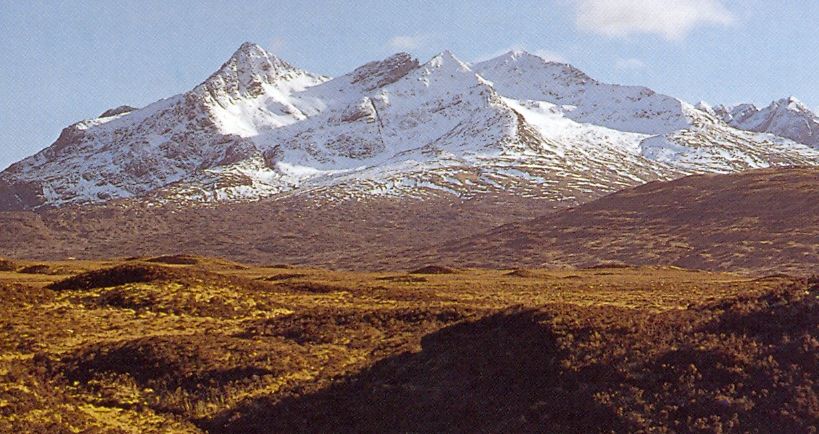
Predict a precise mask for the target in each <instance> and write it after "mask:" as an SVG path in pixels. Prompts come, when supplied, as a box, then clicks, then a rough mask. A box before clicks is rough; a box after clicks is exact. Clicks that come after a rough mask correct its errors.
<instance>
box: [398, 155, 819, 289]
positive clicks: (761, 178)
mask: <svg viewBox="0 0 819 434" xmlns="http://www.w3.org/2000/svg"><path fill="white" fill-rule="evenodd" d="M419 255H420V258H421V259H418V258H414V259H413V260H412V261H411V262H418V261H419V260H426V261H436V262H438V261H443V262H445V263H450V264H457V265H464V266H493V267H517V266H532V267H541V266H547V267H548V266H565V265H574V266H591V265H596V264H599V263H601V262H605V261H617V262H624V263H628V264H672V265H678V266H682V267H686V268H706V269H718V270H727V269H730V270H754V271H758V272H763V271H766V270H769V271H786V272H799V273H813V272H815V271H816V266H817V265H819V261H817V258H819V169H817V168H793V169H764V170H754V171H749V172H745V173H740V174H730V175H698V176H690V177H685V178H682V179H679V180H675V181H672V182H656V183H649V184H646V185H643V186H640V187H637V188H634V189H628V190H624V191H622V192H618V193H615V194H612V195H609V196H606V197H604V198H602V199H598V200H596V201H593V202H590V203H587V204H584V205H581V206H579V207H577V208H572V209H568V210H564V211H558V212H555V213H552V214H548V215H545V216H543V217H538V218H536V219H533V220H530V221H526V222H520V223H513V224H509V225H505V226H502V227H499V228H497V229H495V230H492V231H489V232H486V233H483V234H480V235H477V236H474V237H470V238H467V239H464V240H459V241H454V242H449V243H446V244H444V245H443V246H441V247H440V248H438V249H435V250H433V252H432V253H428V252H419Z"/></svg>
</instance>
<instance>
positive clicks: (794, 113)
mask: <svg viewBox="0 0 819 434" xmlns="http://www.w3.org/2000/svg"><path fill="white" fill-rule="evenodd" d="M700 108H701V109H702V110H704V111H706V112H709V113H710V114H712V115H714V116H716V117H718V118H719V119H721V120H722V121H723V122H725V123H727V124H728V125H730V126H732V127H734V128H738V129H741V130H746V131H754V132H762V133H771V134H775V135H777V136H781V137H785V138H788V139H791V140H793V141H795V142H798V143H802V144H805V145H808V146H811V147H813V148H814V149H819V116H817V114H816V113H814V112H813V111H811V110H810V109H809V108H808V106H806V105H805V104H804V103H802V102H801V101H799V100H798V99H796V98H794V97H788V98H782V99H780V100H778V101H774V102H772V103H771V104H770V105H768V106H767V107H764V108H761V109H760V108H757V107H756V106H755V105H753V104H739V105H736V106H725V105H719V106H716V107H709V106H707V105H702V106H701V107H700Z"/></svg>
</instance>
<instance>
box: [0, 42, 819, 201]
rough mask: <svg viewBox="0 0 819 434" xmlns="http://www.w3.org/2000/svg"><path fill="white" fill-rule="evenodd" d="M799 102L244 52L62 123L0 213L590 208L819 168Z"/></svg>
mask: <svg viewBox="0 0 819 434" xmlns="http://www.w3.org/2000/svg"><path fill="white" fill-rule="evenodd" d="M793 105H794V104H790V103H789V104H787V105H785V106H784V107H780V106H781V104H780V106H777V107H776V108H775V109H772V108H771V107H769V108H768V109H770V110H768V109H766V110H765V111H770V112H772V113H780V114H779V115H777V116H778V117H777V118H776V119H777V120H771V119H770V117H766V116H767V115H764V116H763V115H761V114H760V113H762V111H758V113H756V114H755V115H753V116H751V117H750V118H746V117H745V116H739V114H734V112H733V111H731V114H730V116H731V118H730V119H729V118H727V117H726V115H725V113H723V112H722V111H718V110H716V109H711V110H710V111H707V110H698V109H696V108H695V107H693V106H691V105H689V104H687V103H685V102H683V101H680V100H678V99H676V98H673V97H670V96H666V95H661V94H658V93H656V92H654V91H652V90H650V89H647V88H642V87H634V86H618V85H613V84H606V83H601V82H599V81H596V80H594V79H592V78H590V77H588V76H587V75H586V74H584V73H583V72H582V71H579V70H578V69H576V68H574V67H572V66H570V65H566V64H560V63H554V62H547V61H545V60H543V59H541V58H539V57H537V56H534V55H532V54H528V53H525V52H510V53H506V54H504V55H501V56H499V57H497V58H495V59H491V60H488V61H486V62H481V63H477V64H472V65H470V64H467V63H464V62H463V61H461V60H459V59H458V58H457V57H456V56H455V55H454V54H453V53H451V52H448V51H445V52H443V53H441V54H439V55H437V56H435V57H434V58H432V59H430V60H429V61H427V62H425V63H421V62H419V61H418V60H416V59H414V58H412V57H411V56H410V55H408V54H405V53H399V54H396V55H393V56H391V57H389V58H387V59H384V60H381V61H375V62H370V63H368V64H366V65H363V66H361V67H359V68H357V69H356V70H354V71H352V72H350V73H348V74H345V75H342V76H340V77H337V78H333V79H330V78H329V77H325V76H321V75H317V74H313V73H310V72H307V71H304V70H302V69H299V68H297V67H295V66H293V65H291V64H289V63H287V62H285V61H284V60H282V59H279V58H278V57H276V56H274V55H273V54H271V53H269V52H267V51H265V50H264V49H263V48H261V47H259V46H258V45H255V44H251V43H245V44H243V45H242V46H241V47H240V48H239V49H238V50H237V51H236V52H235V53H234V54H233V55H232V56H231V57H230V58H229V59H228V61H227V62H225V63H224V64H223V65H222V66H221V68H219V70H218V71H216V72H215V73H214V74H213V75H211V76H210V77H208V78H207V79H206V80H205V81H204V82H203V83H201V84H200V85H198V86H196V87H195V88H194V89H192V90H190V91H188V92H185V93H182V94H179V95H176V96H173V97H170V98H167V99H163V100H160V101H157V102H156V103H153V104H151V105H149V106H147V107H143V108H141V109H134V108H132V107H127V106H122V107H118V108H116V109H112V110H108V111H106V112H104V113H103V114H102V115H101V116H100V117H99V118H96V119H90V120H85V121H81V122H78V123H76V124H74V125H71V126H69V127H67V128H66V129H64V130H63V132H62V133H61V134H60V136H59V138H58V139H57V140H56V141H55V142H54V143H53V144H52V145H51V146H50V147H48V148H46V149H44V150H43V151H41V152H39V153H38V154H36V155H34V156H31V157H29V158H26V159H24V160H22V161H20V162H18V163H16V164H14V165H12V166H11V167H9V168H8V169H7V170H6V171H4V172H2V173H0V210H15V209H36V208H39V207H43V206H59V205H65V204H81V203H91V202H106V201H110V200H112V199H119V198H134V197H136V198H139V200H144V201H147V202H151V203H153V202H162V203H166V202H182V203H186V202H213V201H247V200H257V199H260V198H276V197H285V196H292V195H299V196H306V197H315V198H318V199H321V200H340V199H351V198H352V199H361V198H372V197H402V198H403V197H412V198H429V197H440V196H455V197H461V198H469V197H476V196H480V195H485V194H493V193H504V194H509V193H511V194H514V195H517V196H520V197H532V198H539V199H547V200H549V201H555V202H566V203H579V202H584V201H586V200H589V199H591V198H595V197H598V196H600V195H602V194H605V193H608V192H613V191H616V190H620V189H622V188H625V187H629V186H633V185H637V184H642V183H645V182H648V181H652V180H665V179H673V178H677V177H680V176H683V175H686V174H690V173H702V172H734V171H739V170H743V169H747V168H757V167H769V166H778V165H817V164H819V151H817V150H816V149H813V148H812V147H811V146H809V145H813V146H814V147H815V142H810V140H808V139H810V138H811V137H813V140H815V137H816V136H814V135H812V134H813V131H815V129H813V128H814V127H813V125H815V124H810V123H808V126H807V127H806V128H802V124H800V123H799V122H797V121H795V120H794V121H790V120H786V119H785V117H784V115H782V114H781V113H787V114H789V113H791V112H792V111H794V110H795V109H794V110H792V109H791V108H790V107H791V106H793ZM740 118H741V119H742V121H741V122H740V121H737V120H736V119H740ZM751 118H752V119H751ZM762 118H765V119H766V120H764V121H760V119H762ZM787 119H797V117H789V118H787ZM814 122H815V116H814ZM751 124H753V125H754V126H753V127H748V126H747V125H751ZM769 133H770V134H769ZM786 137H787V138H786ZM805 137H808V139H805ZM797 142H801V143H797ZM806 143H807V144H806Z"/></svg>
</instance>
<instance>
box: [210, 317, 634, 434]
mask: <svg viewBox="0 0 819 434" xmlns="http://www.w3.org/2000/svg"><path fill="white" fill-rule="evenodd" d="M548 319H549V316H548V315H547V314H544V313H541V312H538V311H534V310H513V311H505V312H502V313H498V314H494V315H491V316H488V317H485V318H483V319H480V320H476V321H474V322H465V323H459V324H456V325H453V326H450V327H447V328H444V329H442V330H439V331H437V332H435V333H431V334H429V335H427V336H425V337H423V338H422V342H421V346H422V350H421V352H419V353H403V354H400V355H396V356H393V357H390V358H387V359H384V360H381V361H379V362H377V363H376V364H374V365H373V366H371V367H370V368H368V369H366V370H363V371H361V372H359V373H358V374H356V375H355V376H353V377H350V378H347V379H345V380H342V381H339V382H337V383H334V384H333V385H331V386H329V387H327V388H325V389H322V390H319V391H317V392H312V393H308V394H303V395H299V394H298V392H296V393H293V394H291V395H290V396H288V397H285V398H283V399H281V400H279V401H272V400H270V399H269V398H260V399H256V400H253V401H250V402H245V403H244V404H242V405H240V406H239V407H237V408H235V409H232V410H229V411H227V412H225V413H223V414H221V415H219V416H217V417H216V418H215V419H214V420H212V421H208V422H207V423H206V424H205V425H204V426H203V428H206V429H207V430H208V431H209V432H213V433H228V432H244V433H254V432H259V433H261V432H544V431H546V432H592V431H594V432H596V431H599V430H600V429H601V427H603V428H608V429H612V430H617V431H625V430H626V429H625V428H626V427H624V426H622V425H621V423H622V422H621V421H618V419H617V417H616V416H615V415H614V414H612V413H611V412H610V411H609V410H607V409H605V408H603V407H602V406H600V405H599V404H597V403H596V402H595V401H594V399H593V392H592V391H591V388H589V387H588V385H587V384H584V383H583V382H582V381H580V379H579V378H578V377H577V374H575V373H572V372H570V371H567V370H565V369H563V368H562V367H561V360H562V358H563V357H562V352H561V350H560V349H559V347H558V345H557V339H556V337H555V335H554V334H553V332H552V330H551V327H550V325H549V324H548V322H547V320H548ZM596 374H597V375H599V377H598V378H599V379H600V381H604V382H608V381H617V379H616V378H613V377H616V374H615V373H614V371H613V369H607V367H605V366H600V367H599V372H597V373H596Z"/></svg>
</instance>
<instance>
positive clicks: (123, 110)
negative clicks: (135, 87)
mask: <svg viewBox="0 0 819 434" xmlns="http://www.w3.org/2000/svg"><path fill="white" fill-rule="evenodd" d="M135 110H138V109H137V108H136V107H131V106H129V105H121V106H119V107H115V108H112V109H108V110H106V111H104V112H102V114H100V115H99V117H101V118H108V117H111V116H116V115H121V114H124V113H130V112H132V111H135Z"/></svg>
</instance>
